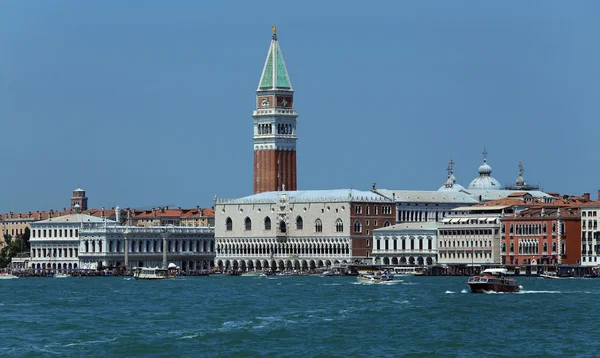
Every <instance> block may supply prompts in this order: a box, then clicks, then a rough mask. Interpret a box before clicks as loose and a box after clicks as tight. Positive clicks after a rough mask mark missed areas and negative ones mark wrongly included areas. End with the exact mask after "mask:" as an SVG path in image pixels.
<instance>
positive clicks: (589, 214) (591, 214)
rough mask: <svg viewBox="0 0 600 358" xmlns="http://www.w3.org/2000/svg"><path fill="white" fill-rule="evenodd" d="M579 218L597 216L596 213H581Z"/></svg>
mask: <svg viewBox="0 0 600 358" xmlns="http://www.w3.org/2000/svg"><path fill="white" fill-rule="evenodd" d="M581 216H583V217H586V216H597V215H596V211H582V212H581Z"/></svg>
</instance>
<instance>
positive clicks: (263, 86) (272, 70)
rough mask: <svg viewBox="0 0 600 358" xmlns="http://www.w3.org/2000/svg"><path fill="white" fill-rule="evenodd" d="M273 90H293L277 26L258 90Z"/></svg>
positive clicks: (274, 29)
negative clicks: (278, 37)
mask: <svg viewBox="0 0 600 358" xmlns="http://www.w3.org/2000/svg"><path fill="white" fill-rule="evenodd" d="M273 90H287V91H292V90H293V89H292V82H291V81H290V76H288V73H287V69H286V68H285V62H283V55H282V54H281V48H280V47H279V42H278V41H277V31H276V28H275V26H273V39H272V40H271V46H270V47H269V54H268V55H267V60H266V61H265V66H264V67H263V71H262V76H261V77H260V83H259V85H258V89H257V91H273Z"/></svg>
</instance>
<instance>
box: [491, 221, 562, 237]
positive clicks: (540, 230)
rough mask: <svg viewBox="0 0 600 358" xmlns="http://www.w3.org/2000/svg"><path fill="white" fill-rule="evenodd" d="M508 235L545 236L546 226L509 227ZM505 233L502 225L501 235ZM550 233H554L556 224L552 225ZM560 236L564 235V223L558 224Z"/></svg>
mask: <svg viewBox="0 0 600 358" xmlns="http://www.w3.org/2000/svg"><path fill="white" fill-rule="evenodd" d="M508 230H509V233H511V234H516V235H545V234H546V230H547V227H546V224H544V225H543V226H542V225H541V224H537V225H533V224H532V225H514V226H513V225H510V226H509V228H508ZM505 232H506V228H505V225H504V224H502V233H503V234H504V233H505ZM552 233H553V234H555V233H556V223H552ZM560 235H561V236H564V235H565V223H560Z"/></svg>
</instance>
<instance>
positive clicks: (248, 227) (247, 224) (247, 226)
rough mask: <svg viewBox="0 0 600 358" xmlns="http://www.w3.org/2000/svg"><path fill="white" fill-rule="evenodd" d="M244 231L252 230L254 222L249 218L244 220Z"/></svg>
mask: <svg viewBox="0 0 600 358" xmlns="http://www.w3.org/2000/svg"><path fill="white" fill-rule="evenodd" d="M244 230H246V231H250V230H252V220H250V218H249V217H247V216H246V218H245V219H244Z"/></svg>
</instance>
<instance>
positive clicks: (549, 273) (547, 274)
mask: <svg viewBox="0 0 600 358" xmlns="http://www.w3.org/2000/svg"><path fill="white" fill-rule="evenodd" d="M540 277H541V278H550V279H554V278H560V277H558V275H557V274H556V272H554V271H546V272H544V273H541V274H540Z"/></svg>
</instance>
